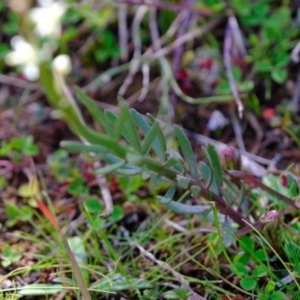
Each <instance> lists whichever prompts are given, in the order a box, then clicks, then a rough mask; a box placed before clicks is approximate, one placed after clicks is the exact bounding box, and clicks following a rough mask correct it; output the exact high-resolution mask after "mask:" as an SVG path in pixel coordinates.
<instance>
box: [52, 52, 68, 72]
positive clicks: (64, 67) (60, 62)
mask: <svg viewBox="0 0 300 300" xmlns="http://www.w3.org/2000/svg"><path fill="white" fill-rule="evenodd" d="M52 67H53V68H54V69H55V70H56V71H57V72H58V73H60V74H61V75H63V76H66V75H68V74H70V73H71V70H72V64H71V59H70V56H68V55H66V54H61V55H58V56H57V57H55V58H54V60H53V63H52Z"/></svg>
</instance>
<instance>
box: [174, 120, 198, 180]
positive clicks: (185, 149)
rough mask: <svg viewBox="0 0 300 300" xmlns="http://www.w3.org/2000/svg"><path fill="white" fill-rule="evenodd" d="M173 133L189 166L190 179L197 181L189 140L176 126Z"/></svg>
mask: <svg viewBox="0 0 300 300" xmlns="http://www.w3.org/2000/svg"><path fill="white" fill-rule="evenodd" d="M175 133H176V136H177V138H178V142H179V145H180V147H181V150H182V153H183V155H184V158H185V159H186V161H187V163H188V165H189V169H190V172H191V175H192V177H193V178H194V179H195V180H199V174H198V169H197V163H196V159H195V156H194V152H193V149H192V146H191V144H190V141H189V139H188V138H187V136H186V134H185V133H184V131H183V130H182V129H181V128H180V127H179V126H177V125H175Z"/></svg>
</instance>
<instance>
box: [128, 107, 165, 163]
mask: <svg viewBox="0 0 300 300" xmlns="http://www.w3.org/2000/svg"><path fill="white" fill-rule="evenodd" d="M130 113H131V116H132V118H133V121H134V122H135V124H136V125H137V127H138V128H139V129H140V130H141V131H142V133H143V134H144V135H145V136H146V135H147V134H148V132H149V131H150V128H151V126H150V125H149V124H148V122H147V121H146V120H145V118H144V117H143V116H142V115H141V114H140V113H139V112H137V111H136V110H135V109H130ZM155 123H157V121H156V120H155V119H154V120H153V122H152V124H153V126H154V124H155ZM152 128H153V127H152ZM161 134H162V130H161V128H160V126H159V125H158V128H157V131H156V136H157V137H156V138H155V139H154V141H153V144H152V147H153V150H154V151H155V153H156V154H157V156H158V157H159V158H160V159H161V160H162V161H165V159H166V156H165V151H166V150H165V148H164V145H165V139H164V136H163V134H162V136H163V140H164V144H163V145H162V144H161V142H160V139H161Z"/></svg>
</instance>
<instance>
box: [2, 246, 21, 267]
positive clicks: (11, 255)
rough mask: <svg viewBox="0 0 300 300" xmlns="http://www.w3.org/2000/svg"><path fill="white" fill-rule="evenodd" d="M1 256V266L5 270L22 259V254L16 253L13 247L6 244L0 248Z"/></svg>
mask: <svg viewBox="0 0 300 300" xmlns="http://www.w3.org/2000/svg"><path fill="white" fill-rule="evenodd" d="M1 256H2V257H1V258H2V261H1V265H2V266H3V267H5V268H6V267H8V266H10V265H11V264H13V263H14V262H17V261H19V260H20V259H21V257H22V254H21V253H20V252H18V251H15V250H14V249H13V247H11V246H9V245H7V244H6V245H4V246H3V248H2V255H1Z"/></svg>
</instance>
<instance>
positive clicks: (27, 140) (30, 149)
mask: <svg viewBox="0 0 300 300" xmlns="http://www.w3.org/2000/svg"><path fill="white" fill-rule="evenodd" d="M38 153H39V149H38V147H37V146H36V145H35V144H34V142H33V137H32V136H30V135H28V136H23V137H14V138H12V139H10V140H9V141H1V145H0V156H8V157H10V158H11V159H12V160H13V162H14V163H18V162H20V159H21V156H22V155H27V156H35V155H37V154H38Z"/></svg>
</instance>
